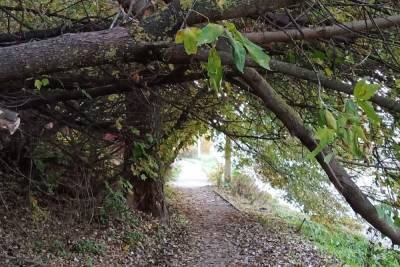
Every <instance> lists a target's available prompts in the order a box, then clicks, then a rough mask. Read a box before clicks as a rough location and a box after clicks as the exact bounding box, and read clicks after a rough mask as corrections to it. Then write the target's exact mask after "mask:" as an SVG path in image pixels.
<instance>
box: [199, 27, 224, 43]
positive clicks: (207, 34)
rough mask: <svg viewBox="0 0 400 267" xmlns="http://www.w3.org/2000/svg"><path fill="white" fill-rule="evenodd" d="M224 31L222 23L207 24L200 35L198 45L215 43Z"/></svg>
mask: <svg viewBox="0 0 400 267" xmlns="http://www.w3.org/2000/svg"><path fill="white" fill-rule="evenodd" d="M224 31H225V30H224V27H222V26H221V25H218V24H214V23H209V24H207V26H205V27H204V28H203V29H202V30H201V32H200V34H199V36H198V39H197V46H200V45H203V44H211V43H214V42H215V41H217V40H218V37H220V36H221V35H222V34H223V33H224Z"/></svg>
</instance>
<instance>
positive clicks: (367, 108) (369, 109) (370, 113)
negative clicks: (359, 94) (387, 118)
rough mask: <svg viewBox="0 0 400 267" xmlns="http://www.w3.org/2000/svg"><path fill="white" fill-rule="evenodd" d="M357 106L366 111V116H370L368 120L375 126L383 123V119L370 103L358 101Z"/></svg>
mask: <svg viewBox="0 0 400 267" xmlns="http://www.w3.org/2000/svg"><path fill="white" fill-rule="evenodd" d="M357 104H358V105H359V106H360V107H361V108H362V109H363V110H364V112H365V114H366V115H367V116H368V119H369V120H370V121H371V123H373V124H379V123H380V122H381V118H380V117H379V116H378V114H376V112H375V109H374V107H373V106H372V104H371V102H369V101H358V102H357Z"/></svg>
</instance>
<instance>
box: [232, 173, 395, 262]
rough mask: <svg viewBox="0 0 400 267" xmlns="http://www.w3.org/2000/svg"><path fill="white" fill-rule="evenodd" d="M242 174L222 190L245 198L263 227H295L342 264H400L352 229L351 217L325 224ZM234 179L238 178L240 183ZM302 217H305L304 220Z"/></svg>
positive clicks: (381, 247)
mask: <svg viewBox="0 0 400 267" xmlns="http://www.w3.org/2000/svg"><path fill="white" fill-rule="evenodd" d="M235 176H236V177H235ZM244 176H245V175H244V174H241V173H236V174H235V175H234V177H233V179H232V181H233V182H232V184H230V185H228V186H225V189H228V191H229V194H231V195H232V196H239V197H241V198H242V199H243V200H246V201H245V202H250V203H249V204H248V205H250V208H249V206H246V205H245V209H247V208H249V209H251V212H255V213H256V214H257V217H258V219H259V221H260V222H261V223H262V224H263V225H265V226H266V227H271V226H277V224H279V225H280V227H289V228H293V229H295V230H298V231H300V232H301V234H302V235H303V236H305V237H306V238H307V239H309V240H311V241H312V242H313V243H314V244H315V245H316V246H317V247H318V248H319V249H320V250H322V251H325V252H327V253H329V254H331V255H334V256H335V257H336V258H337V259H339V260H340V261H341V262H343V263H344V264H343V265H344V266H385V267H395V266H400V253H399V252H398V251H395V250H392V249H388V248H385V247H383V246H382V245H381V244H374V243H371V242H370V241H369V240H367V239H366V238H365V237H364V236H362V235H361V233H360V232H359V231H355V230H354V229H356V227H354V225H356V224H357V223H355V221H354V220H351V222H348V223H346V224H339V223H328V224H326V225H324V224H322V223H319V222H315V221H313V220H312V219H310V218H308V217H307V216H306V215H305V214H303V213H300V212H296V211H293V210H290V209H289V208H288V207H286V206H284V205H281V204H280V203H279V202H278V201H277V200H276V199H275V198H274V197H272V196H271V195H270V194H268V193H265V192H260V191H259V190H254V184H253V182H252V180H251V179H247V178H246V177H244ZM235 179H240V182H238V181H235ZM241 202H243V201H241ZM253 203H254V205H253ZM257 203H259V204H261V207H264V208H265V207H266V208H267V210H268V211H269V214H268V215H266V214H263V213H260V212H257V211H258V208H257ZM304 218H307V219H306V220H304ZM285 225H286V226H285Z"/></svg>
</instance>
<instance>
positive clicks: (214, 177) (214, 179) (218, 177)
mask: <svg viewBox="0 0 400 267" xmlns="http://www.w3.org/2000/svg"><path fill="white" fill-rule="evenodd" d="M223 174H224V169H223V168H222V166H221V165H218V166H217V167H216V168H214V169H213V170H212V171H210V172H209V173H208V180H210V182H211V183H212V184H213V185H216V186H218V187H220V186H221V185H222V175H223Z"/></svg>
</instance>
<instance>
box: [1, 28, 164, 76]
mask: <svg viewBox="0 0 400 267" xmlns="http://www.w3.org/2000/svg"><path fill="white" fill-rule="evenodd" d="M160 46H161V45H160V44H159V43H153V44H140V43H137V42H135V41H134V39H133V37H132V36H131V35H130V33H129V31H128V30H127V29H125V28H116V29H114V30H112V31H109V30H106V31H100V32H88V33H77V34H66V35H63V36H61V37H57V38H51V39H48V40H44V41H39V42H31V43H26V44H21V45H16V46H10V47H4V48H1V49H0V82H3V81H7V80H16V79H22V78H26V77H32V76H35V75H39V74H43V73H53V72H57V71H63V70H69V69H77V68H81V67H88V66H96V65H104V64H108V63H115V62H118V61H119V60H123V61H131V62H132V61H135V62H141V61H145V60H150V59H151V58H152V53H153V52H154V48H155V47H157V49H159V48H160Z"/></svg>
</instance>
